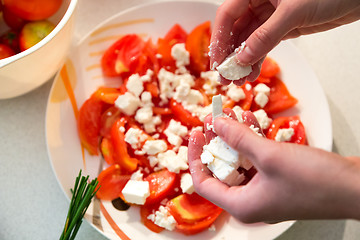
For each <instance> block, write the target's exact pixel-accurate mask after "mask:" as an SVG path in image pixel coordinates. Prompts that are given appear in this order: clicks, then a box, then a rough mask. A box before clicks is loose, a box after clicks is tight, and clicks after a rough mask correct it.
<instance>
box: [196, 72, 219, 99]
mask: <svg viewBox="0 0 360 240" xmlns="http://www.w3.org/2000/svg"><path fill="white" fill-rule="evenodd" d="M200 77H201V78H203V79H205V83H204V85H203V89H204V90H205V93H206V94H208V95H215V94H216V93H217V88H216V87H217V86H219V85H220V82H219V73H218V72H217V71H207V72H201V73H200Z"/></svg>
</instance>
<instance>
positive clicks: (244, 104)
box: [223, 83, 254, 111]
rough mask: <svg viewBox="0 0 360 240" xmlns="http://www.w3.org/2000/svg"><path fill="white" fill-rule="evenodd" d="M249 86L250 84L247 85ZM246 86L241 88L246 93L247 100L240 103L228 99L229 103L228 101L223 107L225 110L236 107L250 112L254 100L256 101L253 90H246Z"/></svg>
mask: <svg viewBox="0 0 360 240" xmlns="http://www.w3.org/2000/svg"><path fill="white" fill-rule="evenodd" d="M246 84H248V83H246ZM246 84H244V85H242V86H241V88H242V89H243V91H244V93H245V98H244V99H241V100H240V101H238V102H235V101H234V100H232V99H228V101H226V102H225V103H224V105H223V108H233V107H234V106H235V105H238V106H240V107H241V108H242V109H243V110H244V111H248V110H250V108H251V105H252V102H253V99H254V93H253V91H252V89H249V90H248V89H247V88H246Z"/></svg>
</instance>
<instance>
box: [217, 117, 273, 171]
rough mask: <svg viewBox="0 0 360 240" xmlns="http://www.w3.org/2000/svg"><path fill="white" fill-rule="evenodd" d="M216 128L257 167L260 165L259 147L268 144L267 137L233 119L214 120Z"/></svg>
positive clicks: (219, 134) (222, 136) (227, 141)
mask: <svg viewBox="0 0 360 240" xmlns="http://www.w3.org/2000/svg"><path fill="white" fill-rule="evenodd" d="M214 128H215V132H216V133H217V134H218V136H220V137H221V138H222V139H223V140H224V141H225V142H226V143H227V144H228V145H229V146H231V147H232V148H234V149H236V150H237V151H239V152H241V153H242V154H243V155H244V157H246V158H248V159H251V161H252V162H253V164H254V165H255V167H256V168H258V167H259V166H258V165H259V163H258V160H257V159H258V158H257V155H258V154H259V153H260V152H259V148H262V147H264V146H266V144H267V143H266V139H265V138H263V137H259V136H258V135H257V134H254V132H253V131H252V130H251V129H250V128H249V127H247V126H246V125H245V124H242V123H239V122H237V121H234V120H232V119H226V118H218V119H216V120H215V122H214Z"/></svg>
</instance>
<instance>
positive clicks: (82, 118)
mask: <svg viewBox="0 0 360 240" xmlns="http://www.w3.org/2000/svg"><path fill="white" fill-rule="evenodd" d="M104 107H105V105H104V103H103V102H102V101H101V100H99V99H97V98H96V97H94V96H91V97H90V98H89V99H88V100H86V101H85V102H84V104H83V105H82V106H81V108H80V110H79V117H78V131H79V137H80V141H81V143H82V145H83V146H84V147H85V148H86V149H87V150H88V152H89V153H90V154H91V155H98V154H99V151H98V149H99V134H100V125H101V115H102V113H103V110H104Z"/></svg>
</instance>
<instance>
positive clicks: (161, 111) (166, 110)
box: [152, 107, 172, 115]
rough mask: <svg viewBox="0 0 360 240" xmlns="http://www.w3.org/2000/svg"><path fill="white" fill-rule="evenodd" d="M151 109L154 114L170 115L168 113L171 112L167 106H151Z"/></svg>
mask: <svg viewBox="0 0 360 240" xmlns="http://www.w3.org/2000/svg"><path fill="white" fill-rule="evenodd" d="M152 110H153V113H154V114H155V115H170V114H172V111H171V109H170V108H167V107H153V108H152Z"/></svg>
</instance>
